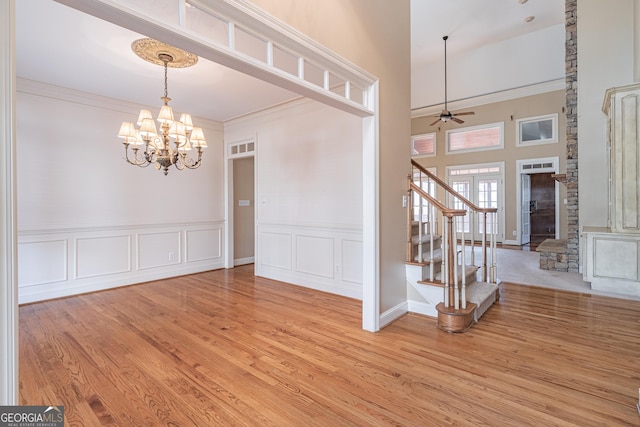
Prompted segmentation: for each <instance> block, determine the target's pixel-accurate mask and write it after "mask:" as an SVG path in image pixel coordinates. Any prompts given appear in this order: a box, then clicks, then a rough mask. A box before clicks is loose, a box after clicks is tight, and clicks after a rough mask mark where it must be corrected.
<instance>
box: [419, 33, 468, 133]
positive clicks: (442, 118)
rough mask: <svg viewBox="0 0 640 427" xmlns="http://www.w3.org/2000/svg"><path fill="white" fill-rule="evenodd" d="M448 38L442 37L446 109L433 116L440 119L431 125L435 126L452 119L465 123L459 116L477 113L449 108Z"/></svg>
mask: <svg viewBox="0 0 640 427" xmlns="http://www.w3.org/2000/svg"><path fill="white" fill-rule="evenodd" d="M448 38H449V36H444V37H442V40H444V110H442V112H441V113H440V114H439V115H437V116H433V117H437V118H438V119H437V120H436V121H434V122H433V123H431V124H430V125H429V126H433V125H435V124H436V123H438V122H443V123H446V122H448V121H449V120H452V121H454V122H456V123H464V120H461V119H459V118H458V116H470V115H472V114H475V113H474V112H473V111H465V112H463V113H452V112H451V111H449V109H448V108H447V39H448Z"/></svg>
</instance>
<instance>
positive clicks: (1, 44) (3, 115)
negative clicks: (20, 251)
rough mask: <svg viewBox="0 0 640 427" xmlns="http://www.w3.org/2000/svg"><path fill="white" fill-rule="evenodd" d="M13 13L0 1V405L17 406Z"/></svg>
mask: <svg viewBox="0 0 640 427" xmlns="http://www.w3.org/2000/svg"><path fill="white" fill-rule="evenodd" d="M15 13H16V3H15V0H4V1H0V57H1V59H0V317H1V319H0V379H1V380H0V405H17V404H18V278H17V272H18V264H17V228H16V223H17V217H16V205H15V199H16V198H15V193H16V172H15V165H16V150H15V148H16V144H15V128H16V120H15V88H16V76H15V36H16V32H15V22H16V21H15Z"/></svg>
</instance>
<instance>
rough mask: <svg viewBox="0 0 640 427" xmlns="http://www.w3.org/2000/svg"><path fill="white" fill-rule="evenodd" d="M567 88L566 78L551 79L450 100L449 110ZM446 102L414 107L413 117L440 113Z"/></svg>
mask: <svg viewBox="0 0 640 427" xmlns="http://www.w3.org/2000/svg"><path fill="white" fill-rule="evenodd" d="M565 88H566V83H565V79H564V78H561V79H555V80H549V81H546V82H542V83H536V84H533V85H528V86H521V87H517V88H513V89H507V90H503V91H499V92H492V93H487V94H484V95H478V96H473V97H469V98H464V99H458V100H454V101H450V102H448V106H447V107H448V108H449V110H452V111H453V110H461V109H467V108H473V107H477V106H479V105H486V104H492V103H494V102H503V101H509V100H512V99H518V98H524V97H527V96H532V95H540V94H542V93H548V92H555V91H557V90H564V89H565ZM443 106H444V103H442V104H435V105H429V106H426V107H420V108H414V109H412V110H411V118H412V119H415V118H418V117H424V116H430V115H433V114H439V113H440V112H441V111H442V108H443Z"/></svg>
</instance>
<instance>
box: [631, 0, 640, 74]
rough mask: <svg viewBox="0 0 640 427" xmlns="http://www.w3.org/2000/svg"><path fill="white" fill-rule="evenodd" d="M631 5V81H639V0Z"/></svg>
mask: <svg viewBox="0 0 640 427" xmlns="http://www.w3.org/2000/svg"><path fill="white" fill-rule="evenodd" d="M633 6H634V15H633V24H634V25H633V41H634V43H633V81H634V82H640V0H635V2H634V5H633Z"/></svg>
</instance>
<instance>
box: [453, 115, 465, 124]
mask: <svg viewBox="0 0 640 427" xmlns="http://www.w3.org/2000/svg"><path fill="white" fill-rule="evenodd" d="M451 120H453V121H454V122H456V123H464V120H460V119H459V118H457V117H455V116H453V117H451Z"/></svg>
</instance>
